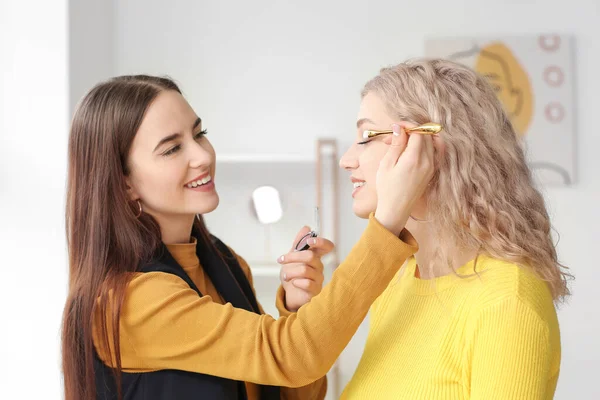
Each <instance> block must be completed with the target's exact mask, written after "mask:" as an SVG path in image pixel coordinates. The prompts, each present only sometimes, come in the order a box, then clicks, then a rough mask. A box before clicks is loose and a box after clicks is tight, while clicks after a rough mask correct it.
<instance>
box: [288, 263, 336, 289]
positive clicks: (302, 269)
mask: <svg viewBox="0 0 600 400" xmlns="http://www.w3.org/2000/svg"><path fill="white" fill-rule="evenodd" d="M280 278H281V281H282V282H290V281H295V280H299V279H308V280H310V281H313V282H315V283H317V284H319V285H322V284H323V281H324V280H325V278H324V275H323V270H318V269H316V268H313V267H311V266H310V265H306V264H291V265H284V266H283V267H281V276H280Z"/></svg>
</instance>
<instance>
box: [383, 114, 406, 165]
mask: <svg viewBox="0 0 600 400" xmlns="http://www.w3.org/2000/svg"><path fill="white" fill-rule="evenodd" d="M392 131H394V133H393V135H392V143H391V144H390V147H389V148H388V151H387V153H386V154H385V156H383V159H382V160H381V164H380V165H385V166H388V167H393V166H394V165H396V162H397V161H398V158H399V157H400V155H401V154H402V152H403V151H404V149H405V148H406V143H407V142H408V135H407V134H406V132H405V131H404V128H402V127H401V126H400V125H397V124H394V125H392Z"/></svg>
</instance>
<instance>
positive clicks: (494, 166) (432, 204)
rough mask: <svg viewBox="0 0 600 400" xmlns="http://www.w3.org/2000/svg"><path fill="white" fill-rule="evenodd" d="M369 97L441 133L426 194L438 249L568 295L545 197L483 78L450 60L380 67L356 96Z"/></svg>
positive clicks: (441, 255)
mask: <svg viewBox="0 0 600 400" xmlns="http://www.w3.org/2000/svg"><path fill="white" fill-rule="evenodd" d="M370 92H373V93H374V94H376V95H378V96H379V97H380V98H381V99H383V100H384V102H385V103H386V105H387V107H388V112H389V113H390V114H391V115H393V116H394V117H395V118H397V119H398V120H405V121H410V122H413V123H416V124H422V123H425V122H430V121H433V122H438V123H440V124H442V125H443V127H444V130H443V131H442V133H441V134H440V136H441V137H442V138H443V141H444V144H445V151H444V154H443V156H442V157H440V160H439V166H438V168H437V170H436V175H435V177H434V180H433V182H432V184H431V185H430V186H429V189H428V192H427V193H426V196H427V201H428V213H429V215H428V216H427V220H428V221H430V228H431V234H433V235H438V236H440V237H439V239H440V240H439V241H438V243H442V244H443V243H456V244H458V245H459V246H464V247H465V248H479V249H480V252H481V253H483V254H487V255H490V256H492V257H494V258H498V259H502V260H506V261H510V262H513V263H516V264H518V265H519V266H522V267H524V268H530V269H531V270H532V271H533V272H534V273H535V274H536V275H537V276H539V277H540V278H541V279H543V280H544V281H546V282H547V283H548V286H549V288H550V291H551V292H552V296H553V298H554V299H555V300H561V299H563V298H565V297H566V296H568V295H569V289H568V285H567V282H568V280H569V279H570V278H572V276H571V275H570V274H569V272H568V269H567V268H566V267H565V266H564V265H562V264H560V263H559V262H558V259H557V254H556V249H555V246H554V244H553V242H552V237H551V225H550V219H549V217H548V213H547V211H546V206H545V203H544V198H543V197H542V195H541V194H540V192H539V191H538V190H536V188H535V186H534V183H533V180H532V175H531V171H530V169H529V167H528V166H527V163H526V161H525V155H524V152H523V148H522V146H521V143H520V142H519V139H518V136H517V134H516V132H515V130H514V128H513V126H512V124H511V122H510V121H509V119H508V116H507V114H506V113H505V111H504V110H503V107H502V104H501V103H500V101H499V100H498V98H497V97H496V94H495V92H494V90H493V88H492V87H491V85H490V84H489V83H488V82H487V81H486V79H485V78H484V77H482V76H480V75H479V74H477V73H476V72H475V71H473V70H472V69H470V68H468V67H466V66H463V65H461V64H457V63H454V62H451V61H447V60H442V59H431V60H427V59H416V60H411V61H407V62H404V63H402V64H399V65H396V66H394V67H389V68H383V69H382V70H381V71H380V73H379V75H378V76H376V77H375V78H373V79H372V80H370V81H369V82H367V84H366V85H365V87H364V89H363V91H362V96H363V97H364V96H365V95H366V94H367V93H370ZM448 237H450V238H451V239H452V241H448V240H447V239H448ZM444 239H446V240H444ZM447 254H448V249H447V248H446V249H445V248H444V246H443V245H442V246H440V248H439V250H437V254H436V259H437V260H444V259H445V260H448V259H449V257H448V256H447ZM448 262H449V263H450V266H451V267H452V268H453V269H455V268H456V267H457V266H454V265H452V264H451V262H450V261H448Z"/></svg>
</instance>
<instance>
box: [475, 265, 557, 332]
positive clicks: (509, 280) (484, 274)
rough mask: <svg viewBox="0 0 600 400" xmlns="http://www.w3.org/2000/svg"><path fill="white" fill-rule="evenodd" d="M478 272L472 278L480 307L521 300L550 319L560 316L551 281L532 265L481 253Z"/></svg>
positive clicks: (526, 305)
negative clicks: (545, 279)
mask: <svg viewBox="0 0 600 400" xmlns="http://www.w3.org/2000/svg"><path fill="white" fill-rule="evenodd" d="M475 272H476V276H475V277H472V278H470V279H469V281H470V283H471V286H473V287H474V292H473V296H474V297H476V299H474V301H475V302H476V304H477V308H478V309H479V310H489V309H493V308H501V307H503V306H505V307H508V306H511V305H514V304H520V305H522V306H523V307H525V308H527V309H528V310H530V311H531V312H532V313H534V314H535V315H537V316H538V317H539V318H540V320H542V321H545V322H546V323H549V322H554V321H555V320H556V309H555V307H554V301H553V298H552V294H551V292H550V289H549V287H548V285H547V283H546V282H545V281H544V280H543V279H542V278H540V277H539V276H538V275H537V274H536V273H535V272H534V271H533V269H532V268H530V267H529V266H528V265H518V264H516V263H513V262H510V261H505V260H501V259H498V258H493V257H489V256H483V257H480V258H479V259H478V261H477V263H476V265H475Z"/></svg>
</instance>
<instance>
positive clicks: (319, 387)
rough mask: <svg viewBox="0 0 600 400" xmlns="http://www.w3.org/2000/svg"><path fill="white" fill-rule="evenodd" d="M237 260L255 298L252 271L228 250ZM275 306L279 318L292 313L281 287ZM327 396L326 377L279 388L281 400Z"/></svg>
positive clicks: (262, 311)
mask: <svg viewBox="0 0 600 400" xmlns="http://www.w3.org/2000/svg"><path fill="white" fill-rule="evenodd" d="M229 250H230V251H231V252H232V253H233V254H234V255H235V257H236V258H237V260H238V263H239V264H240V267H241V268H242V270H243V271H244V274H245V275H246V278H247V279H248V282H250V286H251V287H252V292H253V293H254V296H255V297H256V291H255V290H254V278H253V276H252V269H251V268H250V266H249V265H248V263H247V262H246V260H244V258H242V257H241V256H239V255H238V254H236V253H235V251H233V249H229ZM275 305H276V306H277V310H278V311H279V316H280V317H289V316H290V315H291V314H292V313H291V312H290V311H289V310H288V309H287V308H286V307H285V290H283V286H281V285H279V288H278V289H277V295H276V301H275ZM258 307H259V309H260V313H261V314H264V313H265V311H264V310H263V308H262V305H261V304H260V303H258ZM326 394H327V375H324V376H322V377H321V378H319V379H317V380H316V381H314V382H312V383H309V384H308V385H305V386H301V387H297V388H289V387H281V400H323V399H325V395H326Z"/></svg>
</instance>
